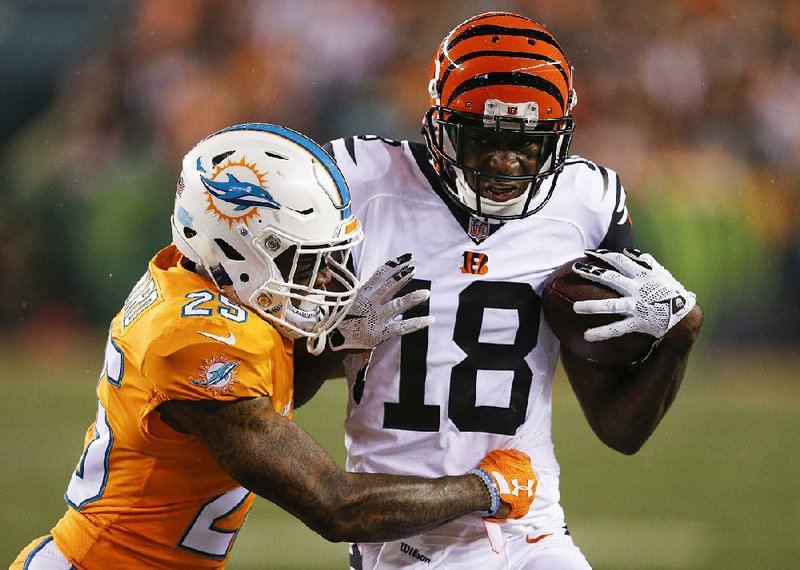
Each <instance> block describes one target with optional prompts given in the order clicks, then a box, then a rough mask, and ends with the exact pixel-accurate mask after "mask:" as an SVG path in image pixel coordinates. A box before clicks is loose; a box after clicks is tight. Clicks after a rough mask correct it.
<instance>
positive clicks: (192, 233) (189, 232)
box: [183, 226, 197, 239]
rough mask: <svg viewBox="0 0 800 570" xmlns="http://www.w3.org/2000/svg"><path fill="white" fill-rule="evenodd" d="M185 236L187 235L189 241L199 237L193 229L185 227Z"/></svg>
mask: <svg viewBox="0 0 800 570" xmlns="http://www.w3.org/2000/svg"><path fill="white" fill-rule="evenodd" d="M183 235H185V236H186V238H187V239H191V238H193V237H194V236H196V235H197V232H196V231H194V230H193V229H192V228H189V227H186V226H183Z"/></svg>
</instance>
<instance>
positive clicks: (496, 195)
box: [482, 185, 520, 202]
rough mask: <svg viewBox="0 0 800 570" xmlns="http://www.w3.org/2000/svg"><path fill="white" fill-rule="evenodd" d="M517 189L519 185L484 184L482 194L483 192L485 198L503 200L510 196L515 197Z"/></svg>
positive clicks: (517, 192) (508, 198)
mask: <svg viewBox="0 0 800 570" xmlns="http://www.w3.org/2000/svg"><path fill="white" fill-rule="evenodd" d="M519 190H520V189H519V187H517V186H516V185H510V186H486V187H484V188H483V192H482V194H484V196H486V197H487V198H491V199H492V200H496V201H498V202H502V201H504V200H510V199H511V198H514V197H516V196H517V195H518V194H519Z"/></svg>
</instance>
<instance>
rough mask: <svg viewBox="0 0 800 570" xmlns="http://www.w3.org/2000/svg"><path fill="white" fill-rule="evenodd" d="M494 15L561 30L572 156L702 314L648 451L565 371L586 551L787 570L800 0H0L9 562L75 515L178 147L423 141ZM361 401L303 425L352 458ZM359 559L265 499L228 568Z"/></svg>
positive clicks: (164, 209)
mask: <svg viewBox="0 0 800 570" xmlns="http://www.w3.org/2000/svg"><path fill="white" fill-rule="evenodd" d="M486 10H512V11H519V12H520V13H523V14H526V15H529V16H532V17H534V18H536V19H538V20H540V21H542V22H544V23H545V24H547V25H548V26H549V27H550V28H551V30H552V31H553V32H554V33H555V34H556V36H557V37H558V38H559V40H560V42H561V44H562V46H563V47H564V49H565V51H566V53H567V55H568V56H569V57H570V59H571V61H572V63H573V65H574V66H575V78H576V88H577V91H578V95H579V104H578V106H577V108H576V110H575V116H576V121H577V130H576V135H575V139H574V142H573V151H574V152H576V153H579V154H583V155H585V156H587V157H589V158H592V159H593V160H595V161H597V162H600V163H602V164H605V165H608V166H610V167H612V168H614V169H615V170H617V171H618V172H619V173H620V175H621V177H622V180H623V183H624V184H625V186H626V189H627V191H628V195H629V206H630V209H631V211H632V214H633V219H634V233H635V239H636V241H637V243H638V245H639V246H640V247H642V248H643V249H647V250H650V251H652V252H653V253H654V254H655V255H656V257H658V258H660V259H661V260H662V261H663V262H664V263H665V264H666V265H667V266H668V267H669V268H670V269H671V270H672V271H673V273H675V274H676V276H678V278H680V279H681V280H682V281H683V282H684V283H685V284H686V285H687V286H688V287H689V288H690V289H693V290H695V291H696V292H697V293H698V295H699V298H700V299H701V302H702V303H703V305H704V307H705V309H706V315H707V322H706V327H705V329H704V331H703V335H702V338H701V342H700V344H699V346H698V348H697V349H696V352H695V354H694V355H693V360H692V362H691V365H690V369H689V371H688V374H687V378H686V380H685V386H684V389H683V392H682V393H681V394H680V395H679V397H678V399H677V401H676V403H675V405H674V407H673V410H672V411H671V412H670V414H669V415H668V416H667V418H666V419H665V421H664V422H663V424H662V426H661V428H660V429H659V431H657V432H656V434H655V436H654V437H653V439H652V440H651V441H650V442H649V443H648V444H647V445H646V446H645V448H644V449H643V450H642V452H640V454H638V455H635V456H633V457H623V456H619V455H616V454H615V453H614V452H612V451H610V450H608V449H605V448H604V447H603V446H602V444H600V443H599V442H598V441H597V440H596V439H595V438H594V436H593V435H592V434H591V433H590V431H589V428H588V427H587V426H586V422H585V421H584V420H583V418H582V417H581V415H580V411H579V410H578V408H577V404H576V403H575V399H574V396H573V395H572V394H571V392H570V391H569V388H568V387H567V386H566V384H565V382H564V381H563V378H560V379H559V381H558V385H557V389H556V404H555V420H554V421H555V438H556V446H557V448H558V450H559V457H560V460H561V463H562V471H563V488H562V494H563V503H564V505H565V508H566V510H567V515H568V522H569V523H570V527H571V529H572V531H573V535H574V536H575V538H576V540H577V542H578V544H579V545H581V546H582V547H583V549H584V551H585V552H586V553H587V554H588V555H589V557H590V559H591V560H592V561H593V563H594V564H595V567H597V568H698V569H699V568H789V567H797V560H800V491H798V486H797V481H798V476H800V459H798V449H800V430H799V429H798V418H799V417H800V414H798V409H799V408H800V406H799V404H800V383H798V378H799V377H800V374H798V370H800V308H798V307H799V306H800V2H798V1H797V0H676V1H669V2H668V1H659V2H640V1H636V0H563V1H556V0H552V1H550V2H545V1H543V0H539V1H523V0H518V1H505V0H498V1H495V2H488V1H481V2H478V1H475V0H465V1H455V0H439V1H430V2H423V1H409V0H395V1H390V0H383V1H381V0H335V1H334V0H317V1H312V0H286V1H280V0H272V1H270V0H263V1H256V0H237V1H228V2H214V1H211V0H116V1H114V2H105V1H103V0H36V1H33V0H30V1H25V0H0V101H1V102H2V105H0V197H2V203H3V207H2V208H0V267H2V271H0V285H1V287H2V288H1V292H2V295H0V340H2V343H0V362H2V366H0V389H2V394H3V400H4V402H5V406H4V410H3V414H0V418H1V419H0V427H2V429H0V456H2V461H3V475H2V487H1V488H0V502H1V503H2V504H3V505H4V507H5V509H6V513H5V516H3V517H0V520H2V522H0V535H1V536H2V537H3V538H2V540H0V561H2V560H7V561H9V562H10V560H12V559H13V557H14V556H15V555H16V553H17V552H18V550H19V549H20V548H21V547H22V546H24V545H25V544H26V543H27V542H28V541H29V540H31V539H32V538H34V537H35V536H38V535H41V534H44V533H45V532H47V530H48V529H49V528H50V526H51V525H52V524H53V523H54V522H55V521H56V520H57V518H58V517H59V516H60V514H61V513H62V511H63V508H64V505H63V501H62V500H61V496H62V494H63V490H64V488H65V486H66V483H67V481H68V478H69V473H70V470H71V469H72V468H73V467H74V463H75V461H76V459H77V457H78V455H79V453H80V449H81V438H82V435H83V432H84V430H85V428H86V426H87V425H88V422H89V421H91V418H92V417H93V413H94V412H93V410H94V404H93V389H94V383H95V380H96V377H97V374H98V372H99V366H100V364H101V359H102V346H103V344H102V342H103V337H104V330H105V328H106V326H107V323H108V321H109V320H110V318H111V317H112V316H113V314H114V313H115V312H116V310H117V309H118V307H119V305H120V304H121V302H122V300H123V299H124V298H125V296H126V295H127V293H128V291H129V289H130V287H131V286H132V284H133V283H134V282H135V281H136V279H137V278H138V277H139V276H140V275H141V273H142V272H143V269H144V264H145V263H146V261H147V260H148V259H149V258H150V256H151V255H152V254H153V253H154V252H155V251H156V250H157V249H158V248H160V247H161V246H162V245H163V244H165V243H167V241H168V240H169V229H168V225H167V219H168V213H169V211H170V209H171V204H172V199H173V191H174V185H175V181H176V179H177V175H178V172H179V162H180V158H181V156H182V155H183V153H184V152H185V151H186V150H188V149H189V148H190V147H191V146H192V145H193V144H194V143H195V142H197V141H198V140H199V139H200V138H202V137H203V136H204V135H206V134H208V133H210V132H212V131H214V130H216V129H217V128H220V127H223V126H227V125H230V124H234V123H238V122H246V121H265V122H277V123H281V124H284V125H286V126H289V127H292V128H295V129H297V130H300V131H302V132H304V133H306V134H308V135H310V136H311V137H313V138H315V139H317V140H319V141H324V140H328V139H329V138H333V137H338V136H344V135H352V134H365V133H369V134H377V135H383V136H389V137H392V138H415V139H416V138H419V137H418V133H419V126H420V121H421V117H422V113H423V112H424V109H425V108H426V105H427V96H426V81H427V73H428V66H429V62H430V58H431V57H432V55H433V53H434V51H435V49H436V46H437V45H438V43H439V41H440V40H441V38H442V37H443V36H444V34H445V33H447V31H449V30H450V29H451V28H452V27H454V26H455V25H456V24H458V23H459V22H460V21H462V20H463V19H465V18H467V17H469V16H471V15H473V14H475V13H478V12H481V11H486ZM344 392H345V390H344V385H343V383H342V382H341V381H333V382H330V383H329V385H328V386H327V387H326V388H325V389H324V391H323V393H322V394H321V395H320V397H319V398H318V399H317V400H315V401H314V402H312V403H311V404H310V405H309V406H308V407H307V408H305V409H301V410H300V411H299V413H298V418H297V421H298V422H299V423H301V424H302V425H303V426H304V427H306V428H307V429H309V431H311V433H312V434H314V435H315V436H316V437H318V439H319V440H320V441H321V442H322V443H323V444H325V445H326V446H327V447H328V448H329V449H330V450H332V451H333V453H334V454H335V455H336V457H337V458H339V459H342V457H343V445H342V431H341V422H342V418H343V414H344V405H345V397H346V395H345V393H344ZM346 558H347V556H346V547H345V546H342V545H331V544H328V543H325V542H324V541H322V540H321V539H320V538H319V537H317V536H316V535H314V534H313V533H312V532H311V531H309V530H307V529H305V528H304V527H303V525H302V524H301V523H299V522H297V521H295V520H294V519H292V518H291V517H290V516H289V515H288V514H286V513H283V512H281V511H279V510H278V509H276V508H274V507H272V506H271V505H269V504H268V503H266V502H263V501H262V502H260V503H258V504H257V506H256V508H255V509H254V511H253V513H252V514H251V516H250V518H249V521H248V524H247V525H245V528H244V530H243V531H242V535H241V536H240V538H239V541H238V543H237V546H236V548H235V549H234V556H233V559H232V561H231V564H230V567H231V568H234V569H238V568H267V567H269V568H344V567H346Z"/></svg>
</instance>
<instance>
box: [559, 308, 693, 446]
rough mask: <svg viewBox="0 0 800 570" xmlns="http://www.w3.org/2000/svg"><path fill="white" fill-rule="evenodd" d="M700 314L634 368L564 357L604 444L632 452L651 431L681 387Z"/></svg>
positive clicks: (688, 319)
mask: <svg viewBox="0 0 800 570" xmlns="http://www.w3.org/2000/svg"><path fill="white" fill-rule="evenodd" d="M702 319H703V313H702V310H701V309H700V307H699V306H698V307H695V308H694V309H693V310H692V312H690V313H689V314H687V315H686V317H684V321H681V322H680V323H678V324H677V325H676V326H675V327H674V329H673V330H671V331H670V332H669V333H667V335H665V337H664V338H663V339H662V342H661V343H660V344H659V345H658V347H656V349H655V350H654V351H653V353H652V354H651V355H650V356H649V357H648V358H647V360H645V361H644V362H642V363H641V364H639V365H637V366H635V367H633V368H629V369H626V368H620V367H617V368H612V367H601V366H596V365H588V364H586V363H585V361H580V360H579V359H577V358H576V357H570V356H568V355H566V357H565V358H562V360H563V362H564V366H565V369H566V370H567V373H568V376H569V378H570V381H571V383H572V384H573V387H574V388H575V392H576V394H577V395H578V398H579V400H580V402H581V406H582V408H583V410H584V413H585V415H586V417H587V419H588V421H589V424H590V425H591V427H592V429H593V430H594V432H595V433H596V434H597V436H598V437H599V438H600V439H601V440H602V441H603V442H604V443H605V444H606V445H608V446H609V447H611V448H613V449H615V450H617V451H620V452H621V453H626V454H632V453H635V452H637V451H638V450H639V449H640V448H641V447H642V445H644V443H645V442H646V441H647V440H648V438H649V437H650V436H651V435H652V433H653V432H654V431H655V429H656V427H657V426H658V424H659V423H660V422H661V419H662V418H663V417H664V415H665V414H666V413H667V410H669V408H670V406H671V405H672V402H673V401H674V400H675V396H676V395H677V393H678V390H679V389H680V386H681V383H682V381H683V376H684V373H685V371H686V366H687V364H688V359H689V352H690V350H691V348H692V345H693V344H694V342H695V340H696V338H697V334H698V333H699V331H700V326H701V325H702Z"/></svg>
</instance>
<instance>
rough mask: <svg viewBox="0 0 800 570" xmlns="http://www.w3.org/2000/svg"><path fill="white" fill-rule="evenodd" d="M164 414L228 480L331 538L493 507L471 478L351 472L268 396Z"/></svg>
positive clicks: (389, 535)
mask: <svg viewBox="0 0 800 570" xmlns="http://www.w3.org/2000/svg"><path fill="white" fill-rule="evenodd" d="M160 411H161V412H162V418H163V419H164V421H166V422H167V423H168V424H169V425H171V426H173V427H175V426H179V427H180V428H182V429H184V430H186V431H188V432H189V433H191V434H193V435H195V436H196V437H198V438H199V439H200V440H201V441H203V442H204V443H205V444H206V446H208V448H209V449H210V451H211V453H212V454H213V455H214V456H215V457H216V458H217V461H218V462H219V464H220V465H221V466H222V468H223V469H225V471H227V472H228V473H229V474H230V475H231V477H233V478H234V479H236V480H237V481H238V482H239V483H241V484H242V485H243V486H245V487H246V488H248V489H250V490H251V491H253V492H255V493H257V494H258V495H260V496H262V497H264V498H266V499H268V500H270V501H272V502H274V503H275V504H277V505H279V506H280V507H282V508H283V509H285V510H286V511H288V512H290V513H291V514H293V515H294V516H296V517H297V518H299V519H300V520H302V521H303V522H304V523H305V524H306V525H308V526H309V527H310V528H312V529H313V530H315V531H316V532H318V533H319V534H321V535H322V536H323V537H325V538H326V539H328V540H331V541H352V542H382V541H387V540H393V539H396V538H402V537H405V536H409V535H411V534H415V533H418V532H421V531H424V530H426V529H429V528H433V527H435V526H438V525H440V524H442V523H444V522H447V521H449V520H452V519H455V518H457V517H459V516H462V515H464V514H467V513H471V512H474V511H476V510H484V509H487V508H488V506H489V502H490V499H489V495H488V493H487V491H486V488H485V487H484V485H483V482H482V481H481V480H480V478H479V477H477V476H474V475H467V476H456V477H440V478H438V479H425V478H421V477H403V476H395V475H383V474H371V473H348V472H346V471H344V470H343V469H341V468H340V467H339V466H338V465H337V464H336V462H335V461H334V460H333V458H332V457H331V456H330V454H329V453H328V452H327V451H325V450H324V449H323V448H322V447H321V446H320V445H319V444H318V443H317V442H316V441H314V440H313V439H312V438H311V437H310V436H309V435H308V434H306V433H305V432H304V431H303V430H301V429H300V428H299V427H298V426H297V425H296V424H294V423H293V422H291V421H290V420H287V419H286V418H284V417H283V416H281V415H279V414H278V413H276V412H275V411H274V410H273V408H272V402H271V401H270V399H269V398H268V397H261V398H255V399H251V400H238V401H235V402H229V403H218V402H167V403H165V404H162V406H161V407H160Z"/></svg>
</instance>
